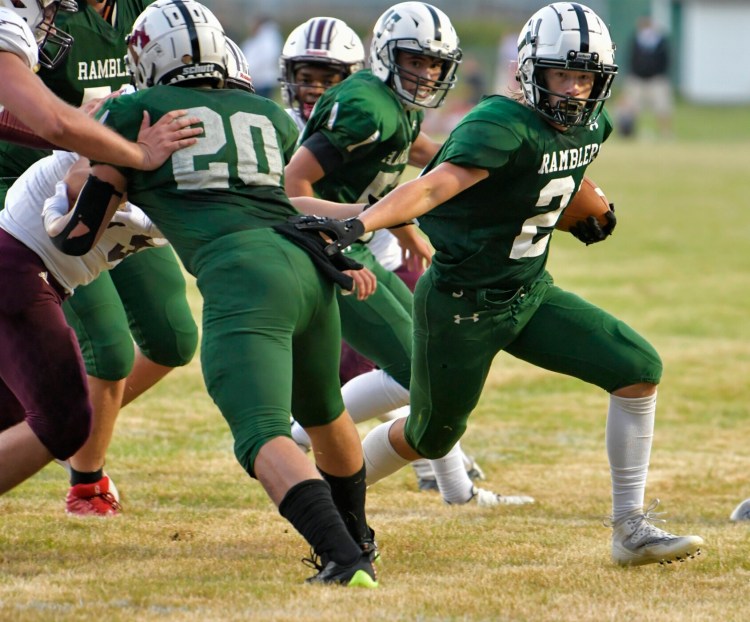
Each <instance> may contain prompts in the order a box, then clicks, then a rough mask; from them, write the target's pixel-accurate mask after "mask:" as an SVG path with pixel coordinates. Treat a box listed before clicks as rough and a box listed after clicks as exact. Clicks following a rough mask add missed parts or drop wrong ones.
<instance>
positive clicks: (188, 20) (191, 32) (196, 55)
mask: <svg viewBox="0 0 750 622" xmlns="http://www.w3.org/2000/svg"><path fill="white" fill-rule="evenodd" d="M174 4H175V6H176V7H177V10H178V11H179V12H180V13H182V18H183V19H184V20H185V26H187V30H188V36H189V37H190V48H191V51H192V56H193V62H194V63H200V62H201V46H200V44H199V43H198V31H197V30H196V28H195V22H193V18H192V17H191V16H190V10H189V9H188V8H187V7H186V6H185V3H184V2H183V1H182V0H174Z"/></svg>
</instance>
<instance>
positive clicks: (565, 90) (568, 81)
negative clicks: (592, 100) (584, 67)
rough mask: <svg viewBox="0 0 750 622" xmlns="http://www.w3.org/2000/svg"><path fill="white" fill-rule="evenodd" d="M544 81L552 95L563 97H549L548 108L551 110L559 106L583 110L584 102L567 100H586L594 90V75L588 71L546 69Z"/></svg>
mask: <svg viewBox="0 0 750 622" xmlns="http://www.w3.org/2000/svg"><path fill="white" fill-rule="evenodd" d="M544 80H545V82H546V84H547V88H548V89H549V90H550V91H551V92H552V93H558V94H559V95H561V96H563V95H564V97H557V96H555V95H549V103H550V108H552V109H556V108H558V107H560V106H567V107H568V108H570V107H571V106H573V107H576V108H577V107H580V108H583V106H584V102H572V101H570V100H568V99H567V98H568V97H573V98H576V99H586V98H588V97H590V95H591V91H592V89H593V88H594V74H593V73H591V72H590V71H576V70H571V69H547V70H545V73H544Z"/></svg>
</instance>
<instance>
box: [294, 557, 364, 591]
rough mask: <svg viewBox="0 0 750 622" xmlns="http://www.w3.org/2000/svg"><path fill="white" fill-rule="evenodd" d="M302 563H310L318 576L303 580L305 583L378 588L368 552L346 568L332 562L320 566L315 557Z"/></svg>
mask: <svg viewBox="0 0 750 622" xmlns="http://www.w3.org/2000/svg"><path fill="white" fill-rule="evenodd" d="M303 561H305V562H312V564H313V566H314V567H315V568H317V569H318V574H316V575H314V576H312V577H310V578H308V579H305V583H325V584H329V585H345V586H347V587H368V588H376V587H378V576H377V573H376V572H375V567H374V566H373V565H372V561H371V560H370V553H368V552H363V553H362V555H361V556H360V557H359V558H358V559H357V560H356V561H355V562H354V563H353V564H350V565H348V566H342V565H340V564H337V563H336V562H334V561H329V562H328V563H327V564H326V565H325V566H321V565H320V564H319V563H318V561H317V556H313V559H306V560H303ZM308 565H309V564H308Z"/></svg>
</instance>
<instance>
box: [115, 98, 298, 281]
mask: <svg viewBox="0 0 750 622" xmlns="http://www.w3.org/2000/svg"><path fill="white" fill-rule="evenodd" d="M175 109H185V110H188V114H190V115H193V116H197V117H198V118H200V119H201V122H202V127H203V129H204V134H202V135H200V136H199V137H198V142H197V143H196V144H195V145H192V146H190V147H188V148H186V149H181V150H179V151H176V152H175V153H174V154H172V156H171V158H170V159H169V160H167V161H166V162H165V163H164V164H163V165H162V166H161V167H160V168H158V169H157V170H156V171H138V170H134V169H121V170H122V173H123V174H124V175H125V176H126V177H127V180H128V198H129V200H130V201H132V202H133V203H135V204H136V205H138V206H139V207H140V208H141V209H142V210H143V211H144V212H146V214H148V216H149V218H151V220H152V221H154V223H156V225H157V226H158V227H159V229H160V230H161V231H162V233H163V234H164V236H165V237H166V238H167V239H168V240H169V241H170V242H171V244H172V246H173V247H174V249H175V251H176V252H177V254H178V255H179V256H180V259H182V262H183V264H184V265H185V267H186V268H187V269H188V270H189V271H191V273H192V272H193V269H192V260H193V257H194V255H195V253H196V252H197V251H198V250H199V249H200V248H201V247H204V246H205V245H207V244H209V243H210V242H212V241H214V240H216V239H218V238H220V237H222V236H224V235H227V234H230V233H234V232H237V231H242V230H245V229H253V228H261V227H270V226H272V225H274V224H277V223H280V222H284V221H285V220H286V219H287V217H289V216H291V215H293V214H296V213H297V212H296V210H295V209H294V208H293V207H292V205H291V203H290V202H289V199H288V198H287V196H286V194H285V192H284V185H283V182H284V178H283V174H284V166H285V165H286V163H287V162H288V161H289V158H290V157H291V155H292V152H293V151H294V147H295V145H296V141H297V137H298V135H299V131H298V130H297V126H296V124H295V123H294V121H293V120H292V118H291V117H290V116H289V115H288V114H287V113H286V112H284V110H283V109H282V108H281V107H280V106H278V105H277V104H276V103H275V102H273V101H271V100H269V99H265V98H263V97H259V96H257V95H253V94H251V93H248V92H246V91H242V90H237V89H191V88H185V87H177V86H155V87H153V88H150V89H146V90H143V91H138V92H136V93H134V94H132V95H125V96H122V97H119V98H117V99H113V100H110V101H109V102H107V104H106V106H105V107H104V108H103V110H102V115H101V118H102V119H103V121H104V123H105V124H106V125H108V126H109V127H111V128H113V129H114V130H115V131H117V132H119V133H120V134H122V135H123V136H125V138H128V139H130V140H134V139H135V138H136V136H137V134H138V130H139V128H140V125H141V120H142V117H143V111H144V110H148V111H149V114H150V115H151V120H152V121H153V122H156V121H158V120H159V119H160V118H161V117H162V116H163V115H164V114H165V113H167V112H169V111H170V110H175Z"/></svg>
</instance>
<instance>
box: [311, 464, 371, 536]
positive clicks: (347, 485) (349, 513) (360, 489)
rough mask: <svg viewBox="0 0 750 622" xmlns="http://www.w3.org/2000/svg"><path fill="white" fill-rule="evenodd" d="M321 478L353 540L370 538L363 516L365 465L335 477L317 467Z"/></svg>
mask: <svg viewBox="0 0 750 622" xmlns="http://www.w3.org/2000/svg"><path fill="white" fill-rule="evenodd" d="M318 471H320V474H321V475H322V476H323V479H324V480H325V481H327V482H328V485H329V486H330V487H331V497H333V502H334V503H335V504H336V507H337V508H338V510H339V514H341V518H343V519H344V524H345V525H346V528H347V530H348V531H349V533H350V534H351V536H352V538H354V541H355V542H362V541H363V540H366V539H369V538H370V528H369V527H368V526H367V517H366V516H365V491H366V490H367V484H365V465H364V463H362V468H361V469H360V470H359V471H357V472H356V473H355V474H354V475H349V476H348V477H337V476H335V475H329V474H328V473H324V472H323V471H321V470H320V467H318Z"/></svg>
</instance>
